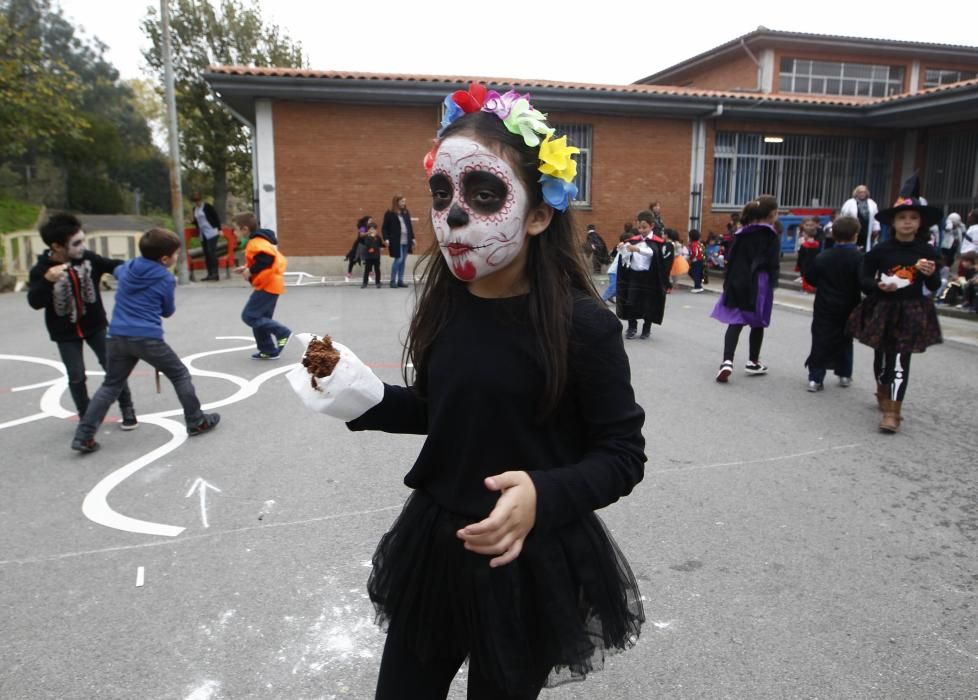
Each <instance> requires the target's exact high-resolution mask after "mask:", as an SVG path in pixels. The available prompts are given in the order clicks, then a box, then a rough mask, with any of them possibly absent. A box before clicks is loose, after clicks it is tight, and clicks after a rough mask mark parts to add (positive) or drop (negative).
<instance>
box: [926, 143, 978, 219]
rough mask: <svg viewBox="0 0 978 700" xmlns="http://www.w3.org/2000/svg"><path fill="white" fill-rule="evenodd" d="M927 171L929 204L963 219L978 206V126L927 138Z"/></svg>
mask: <svg viewBox="0 0 978 700" xmlns="http://www.w3.org/2000/svg"><path fill="white" fill-rule="evenodd" d="M924 173H925V181H924V194H926V195H927V199H928V203H929V204H933V205H934V206H936V207H940V208H942V209H943V210H944V213H945V214H950V213H951V212H952V211H954V212H957V213H959V214H961V218H965V217H966V216H967V214H968V212H969V211H971V210H972V209H975V208H978V129H971V130H970V131H959V132H953V133H944V134H934V135H933V136H931V137H930V138H928V140H927V165H926V167H925V169H924Z"/></svg>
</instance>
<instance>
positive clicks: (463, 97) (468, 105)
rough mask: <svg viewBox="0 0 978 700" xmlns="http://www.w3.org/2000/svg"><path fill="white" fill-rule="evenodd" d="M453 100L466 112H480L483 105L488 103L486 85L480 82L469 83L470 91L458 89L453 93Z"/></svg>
mask: <svg viewBox="0 0 978 700" xmlns="http://www.w3.org/2000/svg"><path fill="white" fill-rule="evenodd" d="M452 100H453V101H454V102H455V104H457V105H458V106H459V107H461V108H462V111H463V112H465V113H466V114H471V113H472V112H478V111H479V110H480V109H482V105H484V104H485V103H486V86H485V85H480V84H479V83H472V84H471V85H469V91H468V92H465V91H464V90H456V91H455V92H453V93H452Z"/></svg>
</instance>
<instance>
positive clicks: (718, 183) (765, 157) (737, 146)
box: [713, 131, 893, 209]
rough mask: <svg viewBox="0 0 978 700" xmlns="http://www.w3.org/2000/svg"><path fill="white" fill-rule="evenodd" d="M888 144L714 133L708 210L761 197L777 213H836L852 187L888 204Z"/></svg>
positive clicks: (890, 147) (852, 139) (835, 138)
mask: <svg viewBox="0 0 978 700" xmlns="http://www.w3.org/2000/svg"><path fill="white" fill-rule="evenodd" d="M892 164H893V145H892V143H891V142H889V141H886V140H883V139H868V138H855V137H848V136H803V135H796V134H758V133H739V132H732V131H720V132H717V135H716V143H715V146H714V155H713V207H714V208H715V209H724V208H730V209H737V208H740V207H741V206H743V204H744V203H745V202H748V201H750V200H751V199H753V198H754V197H757V196H758V195H761V194H772V195H774V196H775V197H776V198H777V200H778V202H779V203H780V205H781V206H782V208H785V209H788V208H792V207H794V208H799V207H819V208H821V207H826V208H832V209H838V208H839V207H840V206H842V204H843V202H845V201H846V200H847V199H849V197H850V196H851V194H852V190H853V188H855V187H856V185H867V186H868V187H869V191H870V192H871V193H872V196H873V198H874V199H875V200H876V201H878V202H888V201H889V194H888V191H887V190H888V178H889V175H890V173H891V172H892Z"/></svg>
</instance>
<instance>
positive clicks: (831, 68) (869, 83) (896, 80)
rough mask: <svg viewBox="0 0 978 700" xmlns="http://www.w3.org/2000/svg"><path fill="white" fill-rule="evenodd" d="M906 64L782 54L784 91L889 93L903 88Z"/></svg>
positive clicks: (856, 93) (851, 93)
mask: <svg viewBox="0 0 978 700" xmlns="http://www.w3.org/2000/svg"><path fill="white" fill-rule="evenodd" d="M903 73H904V70H903V67H902V66H879V65H870V64H868V63H844V62H841V61H814V60H809V59H803V58H782V59H781V69H780V76H779V77H780V81H779V86H780V90H781V92H799V93H805V94H808V95H854V96H858V97H888V96H889V95H896V94H899V93H901V92H903Z"/></svg>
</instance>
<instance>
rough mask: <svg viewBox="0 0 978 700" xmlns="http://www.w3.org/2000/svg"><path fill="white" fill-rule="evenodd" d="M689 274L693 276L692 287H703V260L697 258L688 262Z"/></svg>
mask: <svg viewBox="0 0 978 700" xmlns="http://www.w3.org/2000/svg"><path fill="white" fill-rule="evenodd" d="M689 276H690V277H692V278H693V289H702V288H703V261H702V260H697V261H695V262H691V263H690V264H689Z"/></svg>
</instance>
